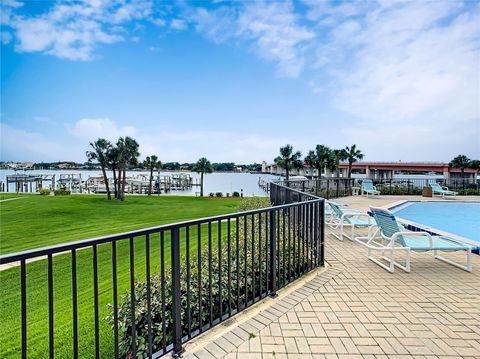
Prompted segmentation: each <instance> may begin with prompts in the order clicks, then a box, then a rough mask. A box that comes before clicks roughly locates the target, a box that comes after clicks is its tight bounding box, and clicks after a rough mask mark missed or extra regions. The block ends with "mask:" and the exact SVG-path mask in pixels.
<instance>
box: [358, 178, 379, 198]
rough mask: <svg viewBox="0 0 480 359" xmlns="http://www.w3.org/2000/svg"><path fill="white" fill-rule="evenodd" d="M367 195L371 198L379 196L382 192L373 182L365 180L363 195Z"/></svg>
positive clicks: (363, 182)
mask: <svg viewBox="0 0 480 359" xmlns="http://www.w3.org/2000/svg"><path fill="white" fill-rule="evenodd" d="M363 194H366V195H367V197H368V196H369V195H371V196H379V195H380V191H378V190H377V187H375V186H374V185H373V182H372V180H363V181H362V195H363Z"/></svg>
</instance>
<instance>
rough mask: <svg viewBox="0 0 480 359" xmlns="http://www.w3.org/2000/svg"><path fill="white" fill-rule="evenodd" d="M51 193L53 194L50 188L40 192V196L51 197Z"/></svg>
mask: <svg viewBox="0 0 480 359" xmlns="http://www.w3.org/2000/svg"><path fill="white" fill-rule="evenodd" d="M50 192H51V191H50V188H42V189H41V190H40V196H48V195H50Z"/></svg>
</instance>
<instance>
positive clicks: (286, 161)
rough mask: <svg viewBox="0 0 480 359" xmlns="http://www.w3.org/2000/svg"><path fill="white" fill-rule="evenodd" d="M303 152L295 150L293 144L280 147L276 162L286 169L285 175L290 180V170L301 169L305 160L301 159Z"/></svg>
mask: <svg viewBox="0 0 480 359" xmlns="http://www.w3.org/2000/svg"><path fill="white" fill-rule="evenodd" d="M301 157H302V153H301V152H300V151H296V152H293V147H292V145H286V146H284V147H280V156H278V157H277V158H275V160H274V161H275V163H276V164H277V165H278V166H280V167H281V168H283V169H284V170H285V177H286V179H287V181H288V179H289V178H290V171H291V170H293V169H301V168H302V167H303V162H302V160H301V159H300V158H301Z"/></svg>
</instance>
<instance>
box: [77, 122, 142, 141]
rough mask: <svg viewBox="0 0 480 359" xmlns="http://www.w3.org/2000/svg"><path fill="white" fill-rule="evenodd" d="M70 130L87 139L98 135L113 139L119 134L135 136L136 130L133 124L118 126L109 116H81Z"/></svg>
mask: <svg viewBox="0 0 480 359" xmlns="http://www.w3.org/2000/svg"><path fill="white" fill-rule="evenodd" d="M70 132H71V133H72V134H73V135H74V136H76V137H79V138H81V139H85V140H87V141H91V140H92V139H96V138H99V137H101V138H106V139H108V140H111V141H115V140H117V139H118V137H121V136H135V134H136V133H137V130H136V128H135V127H133V126H123V127H119V126H117V124H116V123H115V122H114V121H112V120H111V119H109V118H83V119H81V120H78V121H77V122H75V123H74V125H73V126H72V127H71V128H70Z"/></svg>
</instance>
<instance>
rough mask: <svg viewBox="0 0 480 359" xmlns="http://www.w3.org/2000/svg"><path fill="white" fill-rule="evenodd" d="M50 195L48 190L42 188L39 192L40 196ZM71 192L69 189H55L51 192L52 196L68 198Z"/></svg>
mask: <svg viewBox="0 0 480 359" xmlns="http://www.w3.org/2000/svg"><path fill="white" fill-rule="evenodd" d="M51 193H52V191H51V190H50V188H42V189H41V190H40V196H49V195H50V194H51ZM71 193H72V192H71V191H70V190H69V189H65V188H57V189H56V190H55V191H53V194H54V195H55V196H68V195H69V194H71Z"/></svg>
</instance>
